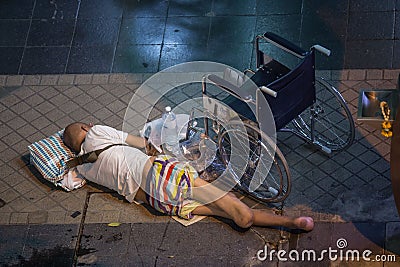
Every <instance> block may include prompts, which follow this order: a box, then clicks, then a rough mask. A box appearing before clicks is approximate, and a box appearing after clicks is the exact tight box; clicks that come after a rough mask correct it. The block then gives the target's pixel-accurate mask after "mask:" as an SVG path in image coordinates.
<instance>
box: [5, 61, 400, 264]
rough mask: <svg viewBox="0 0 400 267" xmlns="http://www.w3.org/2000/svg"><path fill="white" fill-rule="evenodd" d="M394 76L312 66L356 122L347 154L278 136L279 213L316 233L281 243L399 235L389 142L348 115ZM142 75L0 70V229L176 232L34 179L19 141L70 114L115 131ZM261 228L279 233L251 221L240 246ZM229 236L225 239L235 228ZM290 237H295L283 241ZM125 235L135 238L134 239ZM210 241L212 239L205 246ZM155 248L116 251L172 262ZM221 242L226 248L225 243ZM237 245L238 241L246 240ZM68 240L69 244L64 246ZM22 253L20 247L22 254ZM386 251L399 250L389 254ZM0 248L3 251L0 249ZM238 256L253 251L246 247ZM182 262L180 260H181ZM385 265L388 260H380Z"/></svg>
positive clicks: (143, 215)
mask: <svg viewBox="0 0 400 267" xmlns="http://www.w3.org/2000/svg"><path fill="white" fill-rule="evenodd" d="M398 73H399V70H380V69H376V70H375V69H371V70H343V71H321V72H320V73H319V74H320V75H322V76H324V77H325V78H326V79H327V80H329V81H330V82H331V83H332V84H333V85H334V86H335V87H336V88H337V89H339V91H340V92H341V93H342V94H343V97H344V98H345V99H346V101H347V102H348V104H349V108H350V110H351V112H352V114H353V117H354V120H355V123H356V138H355V142H354V144H353V145H352V146H351V147H350V148H349V149H348V150H347V151H344V152H342V153H339V154H336V155H333V156H326V155H324V154H322V153H321V152H319V151H315V150H314V149H313V148H311V147H310V146H308V145H306V144H304V142H303V141H301V140H300V139H298V138H296V137H295V136H293V135H292V134H287V133H279V134H278V146H279V147H280V149H281V150H282V151H283V153H284V155H285V157H286V159H287V161H288V163H289V166H290V169H291V172H292V181H293V188H292V192H291V194H290V196H289V198H288V200H287V202H286V203H285V208H284V212H285V213H286V214H289V215H298V214H306V215H307V214H308V215H312V216H314V218H315V220H316V221H317V222H319V224H317V225H318V226H317V228H316V230H315V231H313V232H312V233H310V234H308V235H307V236H308V237H309V240H308V242H309V243H307V241H304V239H301V238H299V236H301V235H299V236H297V235H295V234H293V235H291V236H290V240H291V241H290V242H289V243H288V244H286V245H287V246H288V245H291V244H292V242H297V246H298V247H307V246H308V245H309V244H311V243H310V242H311V241H312V240H313V238H314V237H313V233H315V234H314V235H316V237H315V238H317V239H318V240H319V239H320V238H321V235H318V233H320V230H318V229H319V228H321V229H323V230H321V231H328V232H329V231H330V232H331V233H332V235H330V236H329V240H327V241H326V243H324V244H325V245H328V244H332V242H334V241H336V239H335V238H336V236H338V235H335V233H342V232H343V233H347V232H346V231H350V232H349V233H348V234H351V233H353V232H356V230H357V231H358V232H361V233H363V231H362V229H366V228H368V227H370V228H371V229H372V228H374V229H379V231H382V236H383V237H384V238H386V241H385V240H383V241H382V240H381V241H382V242H387V243H386V244H380V243H379V244H377V246H378V248H379V249H380V250H379V251H375V252H376V253H378V252H379V253H383V252H384V251H383V249H384V248H386V249H388V250H389V251H395V250H396V249H397V248H393V246H394V245H393V244H395V243H393V242H394V241H393V240H391V238H392V237H393V238H394V237H396V236H398V235H399V234H400V226H399V223H400V222H399V217H398V214H397V211H396V208H395V204H394V200H393V194H392V190H391V183H390V164H389V157H390V154H389V152H390V139H386V138H384V137H382V136H381V135H380V131H378V130H375V129H373V128H371V127H370V126H368V125H365V124H364V123H359V122H357V120H356V116H357V105H358V94H359V91H360V90H361V89H373V88H375V89H376V88H379V89H394V88H396V84H397V77H398ZM149 77H150V74H93V75H82V74H80V75H37V76H36V75H35V76H19V75H16V76H0V121H1V124H0V138H1V139H0V153H1V157H0V228H2V229H11V228H7V227H13V229H14V228H15V229H17V228H20V229H25V230H23V231H28V232H29V231H32V230H31V229H34V228H29V225H32V226H33V227H38V226H40V225H71V226H77V225H85V226H86V227H85V229H86V230H84V235H88V236H89V235H95V234H99V232H102V231H103V230H104V229H103V228H104V227H105V226H104V223H109V222H121V223H123V227H125V228H126V229H125V228H123V229H122V228H120V230H121V229H122V230H123V231H127V232H128V233H131V234H130V236H131V237H130V238H131V239H132V238H134V236H133V234H132V231H133V232H136V231H141V230H140V229H133V228H135V227H136V228H137V227H138V228H140V227H144V228H146V227H156V228H157V229H158V228H160V229H158V230H157V229H156V228H154V229H155V231H161V232H162V231H166V230H165V229H166V228H165V227H169V228H168V229H169V231H171V234H173V233H175V232H179V231H181V230H182V229H180V230H179V231H178V229H175V228H176V227H178V225H176V223H175V222H173V221H172V220H170V219H169V217H167V216H159V214H156V213H154V212H152V211H150V210H148V209H147V208H146V207H143V206H136V205H131V204H128V203H127V202H126V201H124V200H123V199H122V198H120V197H118V196H117V195H116V194H115V193H113V192H110V191H109V190H107V189H105V188H102V187H99V186H96V185H93V184H88V185H87V186H85V187H83V188H82V189H79V190H76V191H73V192H69V193H67V192H64V191H62V190H61V189H59V188H56V187H54V186H53V185H52V184H50V183H48V182H46V181H44V180H43V179H42V178H41V177H40V175H39V173H38V172H37V171H36V170H35V169H34V167H32V166H31V165H30V163H29V155H28V150H27V146H28V145H29V144H31V143H32V142H35V141H38V140H40V139H42V138H44V137H47V136H49V135H51V134H53V133H54V132H56V131H58V130H60V129H61V128H63V127H65V126H66V125H67V124H69V123H71V122H73V121H87V122H89V121H90V122H94V123H95V124H106V125H109V126H112V127H116V128H120V129H121V127H122V122H123V118H124V115H125V111H126V109H127V106H128V104H129V101H130V100H131V97H132V96H133V94H134V93H135V91H136V90H137V89H138V88H139V86H140V85H141V84H142V83H143V82H144V81H145V80H146V79H147V78H149ZM188 90H189V91H188V92H187V94H186V95H185V97H188V98H190V97H193V96H194V95H195V94H196V93H195V92H192V91H190V89H188ZM199 90H200V89H199ZM146 97H148V96H143V102H140V103H138V105H135V109H138V110H137V111H139V112H140V109H141V108H143V107H144V106H143V105H147V104H148V103H147V102H146ZM181 98H182V95H178V94H176V95H174V94H172V95H171V96H170V97H169V98H168V100H167V102H168V101H172V102H173V101H181V100H182V99H181ZM146 103H147V104H146ZM215 222H218V220H216V219H210V218H209V219H206V220H205V221H203V222H201V223H199V224H198V225H199V226H197V225H195V226H190V227H189V228H184V229H193V230H185V231H193V232H196V229H197V228H201V227H203V226H205V225H206V224H207V225H208V226H207V227H211V228H210V229H211V230H210V231H211V233H212V231H214V230H212V229H214V228H215V227H216V228H218V227H221V226H218V225H220V224H215ZM337 223H340V224H337ZM357 223H358V224H357ZM148 224H151V225H153V224H159V226H146V225H148ZM35 225H36V226H35ZM90 225H92V226H90ZM346 225H351V227H350V228H351V229H352V230H349V229H350V228H349V227H348V228H346ZM24 226H28V228H24ZM65 227H67V226H64V228H65ZM102 227H103V228H102ZM222 227H223V228H224V229H225V230H227V229H228V230H227V231H228V232H229V231H230V232H229V233H231V232H235V231H233V230H229V227H227V226H222ZM340 227H344V228H340ZM352 227H353V228H354V227H355V229H353V228H352ZM363 227H364V228H363ZM64 228H63V229H64ZM67 228H68V227H67ZM131 228H132V229H131ZM74 229H75V228H74ZM360 229H361V230H360ZM122 230H121V231H122ZM1 231H2V232H3V230H1ZM4 231H5V230H4ZM13 231H14V230H13ZM15 231H19V230H15ZM65 231H67V230H65ZM74 231H75V230H74ZM85 231H89V232H90V231H92V232H90V233H89V232H88V233H86V232H85ZM215 231H218V229H215ZM341 231H342V232H341ZM377 231H378V230H377ZM193 232H192V233H193ZM200 232H201V231H200ZM367 232H368V233H369V231H366V233H367ZM271 233H272V236H274V237H270V239H271V240H273V239H274V238H275V239H276V238H277V236H279V231H276V230H275V231H274V230H271V229H262V228H257V227H253V228H252V230H251V232H250V233H248V234H246V235H245V236H246V238H249V239H248V240H249V241H248V242H252V241H251V240H253V241H254V240H259V242H260V244H261V245H260V244H258V241H257V242H256V243H254V242H255V241H254V242H253V243H252V245H251V246H250V245H249V246H248V247H249V248H250V247H251V248H255V247H257V248H261V246H262V244H263V243H265V242H268V238H266V239H265V236H268V235H271ZM81 234H82V233H81ZM167 235H168V234H167ZM227 235H229V234H227ZM232 235H233V236H235V234H232ZM248 235H251V237H248ZM377 235H379V233H378V234H377ZM339 236H340V234H339ZM242 237H243V236H242ZM348 237H350V236H349V235H348ZM8 238H11V237H8ZM165 238H168V236H166V237H165ZM226 238H227V240H229V241H231V242H238V240H235V237H230V239H229V237H226ZM246 238H244V239H240V240H241V242H246V240H247V239H246ZM296 238H297V239H299V240H303V241H301V242H300V241H293V240H296ZM128 239H129V238H128ZM203 239H205V238H203ZM367 239H368V240H367V241H365V243H366V244H367V245H366V246H367V247H368V246H369V245H368V244H370V243H371V246H370V247H374V246H375V247H376V244H375V243H374V238H373V237H371V238H369V237H368V235H367ZM135 240H136V241H135V242H139V243H140V241H138V240H137V239H135ZM310 240H311V241H310ZM394 240H398V239H394ZM381 241H380V242H381ZM392 241H393V242H392ZM2 242H5V241H4V237H2ZM80 242H81V243H80V247H81V249H84V248H85V243H84V240H81V241H80ZM182 242H183V241H182ZM302 242H303V243H302ZM304 242H306V243H304ZM320 242H325V241H320ZM395 242H398V241H395ZM217 243H218V242H217V241H216V243H214V244H217ZM105 244H106V243H105ZM307 244H308V245H307ZM103 245H104V244H103ZM120 245H121V244H120ZM164 245H165V244H164ZM164 245H163V244H162V243H161V245H160V246H159V247H157V249H156V250H155V252H152V253H150V254H149V255H148V256H149V258H146V257H143V253H149V252H148V251H147V252H143V253H142V254H141V252H138V253H139V254H137V255H136V254H135V253H133V254H129V255H128V254H126V255H128V256H126V257H127V258H129V259H134V258H137V257H139V258H140V261H142V263H143V264H144V265H147V264H145V262H147V261H148V262H152V259H153V258H154V257H156V258H157V260H158V264H160V265H163V263H168V264H174V262H175V263H177V262H180V263H182V259H179V257H178V258H174V257H169V256H171V255H168V254H163V253H161V254H159V251H162V249H164V250H165V251H168V253H175V254H176V252H174V250H173V247H174V246H173V245H171V244H169V245H166V246H167V247H165V248H163V246H164ZM225 245H227V246H228V247H229V245H228V244H225ZM241 245H242V246H244V247H246V244H241ZM284 245H285V244H284ZM68 246H70V249H73V246H72V247H71V245H70V244H69V245H68ZM121 246H125V245H121ZM169 246H171V247H169ZM219 246H223V244H222V243H221V244H219ZM136 247H137V248H138V247H140V244H136ZM103 249H105V250H107V249H108V248H107V247H104V248H103ZM160 249H161V250H160ZM397 250H398V249H397ZM28 252H29V251H28ZM28 252H27V251H26V250H25V252H24V253H28ZM395 252H396V253H397V254H399V251H395ZM2 253H3V254H4V251H3V252H2ZM99 253H100V252H99ZM157 253H158V254H157ZM243 253H245V254H248V255H253V256H254V255H255V253H256V251H253V250H251V251H246V252H243ZM243 253H241V254H239V255H243ZM28 254H29V253H28ZM100 254H101V253H100ZM100 254H96V255H100ZM175 254H174V255H175ZM200 254H201V253H200ZM7 255H8V254H7ZM101 255H103V254H101ZM138 255H139V256H138ZM221 255H222V256H221ZM221 255H220V256H221V257H222V258H221V259H222V262H225V263H226V264H229V261H230V260H233V258H232V257H233V256H232V255H231V254H229V253H225V254H221ZM83 256H84V255H82V257H81V258H80V260H81V261H82V262H85V261H89V262H90V261H91V260H93V259H91V258H90V257H89V256H90V255H89V256H88V255H86V256H85V257H83ZM92 256H93V255H92ZM103 256H104V257H103V258H101V259H100V258H99V257H97V258H96V260H97V262H98V263H100V262H103V263H107V262H109V261H110V260H111V259H110V258H107V257H108V256H110V255H106V254H104V255H103ZM88 257H89V258H88ZM145 258H146V260H145ZM190 259H191V258H190V257H189V258H188V259H187V260H190ZM193 259H194V258H192V260H193ZM67 261H68V260H67ZM111 261H112V260H111ZM126 261H128V260H126ZM196 261H197V262H206V260H205V259H204V258H203V259H202V258H201V257H200V258H199V257H196V258H195V262H196ZM246 262H247V263H251V262H253V263H256V262H254V257H253V258H251V257H250V258H247V261H246ZM371 266H375V265H371ZM378 266H382V265H378ZM385 266H395V265H390V264H386V265H385Z"/></svg>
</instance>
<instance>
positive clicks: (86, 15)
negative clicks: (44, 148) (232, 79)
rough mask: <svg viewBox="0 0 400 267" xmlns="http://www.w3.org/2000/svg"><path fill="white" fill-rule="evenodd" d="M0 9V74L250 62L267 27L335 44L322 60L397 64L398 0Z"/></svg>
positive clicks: (173, 1)
mask: <svg viewBox="0 0 400 267" xmlns="http://www.w3.org/2000/svg"><path fill="white" fill-rule="evenodd" d="M0 10H1V11H0V36H1V38H0V61H1V62H7V64H2V65H1V66H0V74H62V73H73V74H79V73H126V72H128V73H147V72H149V73H152V72H157V71H159V70H162V69H165V68H167V67H170V66H173V65H175V64H178V63H182V62H186V61H197V60H209V61H218V62H221V63H224V64H228V65H231V66H233V67H236V68H238V69H245V68H248V67H249V66H252V63H254V54H253V53H252V47H253V45H252V41H253V40H254V37H255V36H256V35H258V34H263V33H264V32H266V31H273V32H276V33H278V34H280V35H282V36H283V37H285V38H288V39H289V40H291V41H292V42H294V43H296V44H298V45H300V46H302V47H304V48H308V47H311V46H312V45H314V44H316V43H318V44H321V45H323V46H326V47H328V48H330V49H331V50H332V51H333V55H334V57H330V58H329V59H321V60H320V61H319V65H320V68H322V69H328V70H330V69H349V68H351V69H372V68H382V69H383V68H386V69H390V68H400V57H399V55H398V53H395V51H397V50H399V48H400V42H399V36H400V28H399V23H400V22H399V21H400V20H399V16H400V15H399V14H400V13H399V10H400V2H399V1H398V0H385V1H366V0H354V1H350V0H340V1H323V2H321V1H314V0H284V1H283V0H281V1H278V0H268V1H266V0H246V1H240V2H236V1H234V2H232V1H229V0H206V1H200V0H197V1H190V2H189V1H185V0H170V1H167V0H152V1H130V0H113V1H107V0H95V1H88V0H82V1H72V2H71V1H66V0H57V1H47V0H21V1H19V2H16V1H2V3H0ZM227 48H229V49H227ZM238 55H240V56H238Z"/></svg>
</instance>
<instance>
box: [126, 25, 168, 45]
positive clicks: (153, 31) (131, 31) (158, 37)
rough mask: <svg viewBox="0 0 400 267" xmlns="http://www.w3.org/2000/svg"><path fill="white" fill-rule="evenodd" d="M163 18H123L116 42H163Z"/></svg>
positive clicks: (127, 43) (130, 43) (136, 43)
mask: <svg viewBox="0 0 400 267" xmlns="http://www.w3.org/2000/svg"><path fill="white" fill-rule="evenodd" d="M165 20H166V19H165V18H131V19H125V18H124V19H123V20H122V25H121V29H120V33H119V38H118V43H119V44H120V45H132V44H135V45H138V44H139V45H140V44H158V45H160V44H161V43H162V42H163V34H162V33H163V32H164V29H165Z"/></svg>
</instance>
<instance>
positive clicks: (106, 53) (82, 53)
mask: <svg viewBox="0 0 400 267" xmlns="http://www.w3.org/2000/svg"><path fill="white" fill-rule="evenodd" d="M93 38H94V39H96V38H95V37H93ZM88 42H89V41H88ZM100 42H101V41H100ZM113 55H114V47H113V45H101V46H91V47H72V48H71V54H70V56H69V60H68V66H67V68H66V73H71V74H73V73H108V72H110V70H111V67H112V61H113Z"/></svg>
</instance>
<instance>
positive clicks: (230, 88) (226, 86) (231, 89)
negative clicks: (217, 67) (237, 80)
mask: <svg viewBox="0 0 400 267" xmlns="http://www.w3.org/2000/svg"><path fill="white" fill-rule="evenodd" d="M207 78H208V79H209V80H210V81H211V82H213V83H215V85H217V86H218V87H220V88H222V89H223V90H225V91H227V92H228V93H230V94H232V95H234V96H236V97H237V98H241V97H240V95H239V94H238V92H239V90H240V89H239V87H237V86H236V85H233V84H232V83H230V82H228V81H227V80H224V79H222V78H221V77H218V76H217V75H215V74H210V75H208V76H207Z"/></svg>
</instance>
